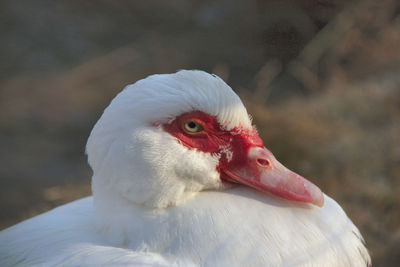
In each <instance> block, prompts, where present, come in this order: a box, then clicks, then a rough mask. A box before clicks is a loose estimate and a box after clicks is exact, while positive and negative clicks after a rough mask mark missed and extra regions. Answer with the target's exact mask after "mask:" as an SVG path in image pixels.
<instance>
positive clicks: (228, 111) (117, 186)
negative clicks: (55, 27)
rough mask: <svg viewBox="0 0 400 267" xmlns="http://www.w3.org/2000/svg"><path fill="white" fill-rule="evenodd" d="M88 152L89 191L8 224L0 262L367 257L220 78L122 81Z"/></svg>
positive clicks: (347, 225) (181, 75)
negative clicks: (277, 153) (264, 137)
mask: <svg viewBox="0 0 400 267" xmlns="http://www.w3.org/2000/svg"><path fill="white" fill-rule="evenodd" d="M271 127H272V126H271ZM87 154H88V158H89V163H90V166H91V167H92V169H93V172H94V174H93V179H92V189H93V197H88V198H84V199H81V200H78V201H75V202H72V203H70V204H67V205H64V206H61V207H59V208H56V209H54V210H52V211H50V212H47V213H45V214H42V215H39V216H36V217H34V218H32V219H29V220H26V221H24V222H22V223H19V224H17V225H15V226H12V227H10V228H8V229H6V230H3V231H2V232H1V233H0V265H1V266H14V265H21V266H32V265H45V266H53V265H58V264H61V265H86V264H88V265H103V266H108V265H123V264H129V265H139V266H148V265H150V266H171V265H178V266H190V265H194V266H366V265H369V264H370V256H369V254H368V252H367V250H366V248H365V247H364V245H363V240H362V237H361V235H360V233H359V231H358V229H357V228H356V227H355V226H354V225H353V223H352V222H351V221H350V219H349V218H348V217H347V216H346V214H345V213H344V212H343V210H342V209H341V208H340V206H339V205H338V204H337V203H336V202H335V201H334V200H332V199H331V198H329V197H328V196H326V195H325V196H324V195H323V194H322V192H321V191H320V190H319V189H318V187H316V186H315V185H313V184H312V183H311V182H309V181H307V180H305V179H304V178H303V177H301V176H299V175H297V174H295V173H293V172H291V171H289V170H288V169H286V168H285V167H284V166H283V165H281V164H280V163H279V162H278V161H277V160H276V159H275V158H274V156H273V155H272V154H271V152H269V151H268V150H267V149H266V148H265V147H264V145H263V143H262V141H261V139H260V138H259V137H258V135H257V132H256V131H255V129H254V128H253V126H252V125H251V120H250V119H249V115H248V114H247V111H246V109H245V107H244V106H243V104H242V102H241V101H240V99H239V97H238V96H237V95H236V94H235V93H234V92H233V91H232V89H231V88H230V87H229V86H228V85H227V84H225V83H224V82H223V81H222V80H221V79H220V78H218V77H217V76H215V75H210V74H207V73H205V72H202V71H179V72H177V73H175V74H162V75H152V76H149V77H147V78H146V79H143V80H140V81H138V82H136V83H135V84H133V85H130V86H127V87H126V88H125V89H124V90H123V91H122V92H121V93H120V94H119V95H118V96H117V97H116V98H115V99H114V100H113V101H112V102H111V104H110V105H109V107H108V108H107V109H106V110H105V111H104V113H103V115H102V116H101V118H100V120H99V121H98V122H97V124H96V125H95V127H94V129H93V131H92V133H91V135H90V137H89V140H88V144H87ZM235 183H239V184H244V185H247V186H243V185H234V184H235ZM256 189H258V190H259V191H257V190H256ZM260 191H262V192H260ZM265 192H267V194H266V193H265ZM276 196H277V197H276ZM324 199H325V203H324Z"/></svg>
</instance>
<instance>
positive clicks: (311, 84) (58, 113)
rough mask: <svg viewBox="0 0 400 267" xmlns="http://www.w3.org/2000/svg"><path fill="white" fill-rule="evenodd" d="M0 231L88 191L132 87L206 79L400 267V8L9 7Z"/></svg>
mask: <svg viewBox="0 0 400 267" xmlns="http://www.w3.org/2000/svg"><path fill="white" fill-rule="evenodd" d="M0 7H1V8H0V22H1V23H0V36H1V40H2V42H0V144H1V148H2V149H1V151H0V160H1V162H2V164H1V165H0V166H1V168H0V229H1V228H5V227H7V226H10V225H12V224H14V223H16V222H18V221H21V220H23V219H26V218H29V217H31V216H33V215H36V214H38V213H41V212H44V211H46V210H48V209H50V208H53V207H55V206H58V205H60V204H63V203H66V202H69V201H71V200H73V199H77V198H80V197H82V196H86V195H89V194H90V175H91V172H90V169H89V167H88V166H87V164H86V157H85V155H84V147H85V142H86V139H87V137H88V135H89V133H90V130H91V128H92V127H93V125H94V123H95V122H96V120H97V119H98V117H99V116H100V114H101V112H102V110H103V109H104V108H105V107H106V106H107V104H108V103H109V101H110V100H111V99H112V98H113V96H114V95H115V94H116V93H117V92H119V91H120V90H121V89H122V88H123V87H124V86H125V85H126V84H129V83H132V82H134V81H136V80H137V79H140V78H144V77H145V76H146V75H148V74H152V73H165V72H174V71H176V70H177V69H194V68H196V69H203V70H206V71H209V72H214V73H217V74H219V75H220V76H221V77H222V78H224V79H225V80H226V81H227V82H228V83H229V84H230V85H232V87H233V88H234V89H235V91H236V92H237V93H238V94H240V95H241V97H242V98H243V100H244V102H245V103H246V105H247V107H248V110H249V112H250V113H251V114H252V115H253V117H254V121H255V123H256V125H257V128H258V130H259V132H260V133H261V135H262V138H263V139H264V141H265V145H266V146H267V147H268V148H270V149H271V150H272V151H273V152H274V154H275V155H276V156H277V158H278V159H279V160H280V161H281V162H282V163H284V164H285V165H287V166H288V167H290V168H291V169H293V170H295V171H297V172H299V173H301V174H303V175H304V176H305V177H309V178H310V179H311V180H312V181H314V182H315V183H316V184H317V185H319V186H320V187H321V188H322V189H323V191H325V192H326V193H327V194H329V195H331V196H332V197H333V198H335V199H336V200H337V201H338V202H339V203H340V204H341V205H342V206H343V208H344V209H345V211H346V212H347V213H348V214H349V216H350V217H351V218H352V220H353V221H354V222H355V224H356V225H357V226H359V228H360V230H361V232H362V234H363V235H364V237H365V239H366V242H367V247H368V248H369V249H370V251H371V254H372V258H373V263H374V265H375V266H398V265H400V249H399V248H400V214H399V210H400V179H399V177H400V50H399V44H400V12H399V10H400V8H399V7H400V6H399V5H398V4H397V3H396V1H386V0H385V1H379V2H378V1H328V0H324V1H316V0H302V1H267V0H265V1H261V0H251V1H237V0H220V1H201V2H197V1H183V0H175V1H161V0H152V1H147V2H146V4H144V2H142V1H105V0H104V1H84V2H80V1H27V0H23V1H12V0H2V1H0Z"/></svg>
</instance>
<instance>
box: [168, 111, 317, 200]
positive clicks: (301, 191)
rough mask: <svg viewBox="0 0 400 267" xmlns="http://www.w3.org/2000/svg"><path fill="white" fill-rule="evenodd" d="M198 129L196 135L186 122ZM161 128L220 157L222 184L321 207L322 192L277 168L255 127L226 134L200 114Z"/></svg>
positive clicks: (183, 143)
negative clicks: (186, 125)
mask: <svg viewBox="0 0 400 267" xmlns="http://www.w3.org/2000/svg"><path fill="white" fill-rule="evenodd" d="M189 121H193V122H196V123H197V124H199V125H200V128H199V129H197V130H196V131H194V132H193V131H189V130H188V129H186V128H185V122H189ZM163 128H164V130H165V131H166V132H168V133H170V134H171V135H172V136H174V137H176V139H177V140H178V141H179V142H180V143H181V144H182V145H184V146H186V147H188V148H190V149H196V150H199V151H202V152H207V153H211V154H218V155H220V158H219V164H218V166H217V171H218V172H219V173H220V177H221V179H222V180H223V181H224V182H235V183H240V184H244V185H247V186H250V187H253V188H255V189H257V190H260V191H262V192H266V193H270V194H273V195H275V196H277V197H280V198H284V199H287V200H292V201H297V202H306V203H312V204H314V205H317V206H319V207H322V205H323V203H324V196H323V193H322V192H321V190H320V189H319V188H318V187H317V186H315V185H314V184H312V183H311V182H310V181H308V180H306V179H305V178H304V177H302V176H300V175H298V174H296V173H294V172H292V171H290V170H288V169H287V168H286V167H284V166H283V165H282V164H280V163H279V162H278V161H277V160H276V159H275V157H274V156H273V154H272V153H271V152H270V151H269V150H268V149H266V148H265V147H264V144H263V142H262V140H261V139H260V137H259V136H258V134H257V131H256V129H255V128H254V127H252V128H250V129H243V128H234V129H232V130H230V131H227V130H225V129H223V128H222V127H221V125H220V124H219V123H218V121H217V119H216V118H215V117H213V116H210V115H208V114H205V113H204V112H201V111H192V112H189V113H185V114H183V115H180V116H178V117H177V118H176V119H175V120H173V121H172V122H170V123H167V124H164V125H163Z"/></svg>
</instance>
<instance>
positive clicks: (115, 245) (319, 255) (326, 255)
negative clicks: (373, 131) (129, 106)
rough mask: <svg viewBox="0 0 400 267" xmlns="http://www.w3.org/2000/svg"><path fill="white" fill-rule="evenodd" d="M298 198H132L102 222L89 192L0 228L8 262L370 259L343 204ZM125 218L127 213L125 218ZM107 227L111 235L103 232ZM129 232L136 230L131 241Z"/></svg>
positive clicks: (242, 194) (235, 194)
mask: <svg viewBox="0 0 400 267" xmlns="http://www.w3.org/2000/svg"><path fill="white" fill-rule="evenodd" d="M325 197H326V201H325V205H324V207H323V208H318V207H314V206H312V205H310V204H300V205H298V204H294V203H292V202H289V201H282V200H279V199H275V198H274V197H271V196H266V195H265V194H262V193H260V192H257V191H255V190H253V189H251V188H245V187H239V186H238V187H235V188H231V189H227V190H226V191H224V192H215V191H204V192H201V193H198V194H197V195H196V196H194V197H193V198H191V199H189V200H187V201H185V202H183V203H181V204H180V205H177V206H173V207H169V208H167V209H166V210H165V209H160V210H148V209H146V208H145V207H141V206H132V205H130V206H129V207H130V209H129V211H128V210H127V209H123V210H122V209H121V211H120V212H122V213H123V214H120V215H118V213H119V211H116V213H115V214H114V216H113V217H110V218H109V219H110V222H111V221H113V225H114V227H113V228H109V229H99V228H98V227H96V222H95V212H94V209H93V199H92V197H88V198H85V199H81V200H78V201H75V202H73V203H70V204H67V205H64V206H61V207H59V208H56V209H54V210H52V211H50V212H47V213H45V214H42V215H39V216H37V217H34V218H32V219H30V220H27V221H24V222H22V223H20V224H17V225H15V226H13V227H11V228H9V229H6V230H4V231H2V232H1V233H0V240H1V241H2V242H1V244H0V252H1V253H0V263H1V265H2V266H14V265H19V266H33V265H46V266H55V265H58V264H62V265H65V266H76V265H97V264H99V265H123V264H130V265H138V266H143V265H145V266H367V264H368V262H369V255H368V252H367V250H366V249H365V247H364V245H363V241H362V237H361V235H360V233H359V231H358V230H357V228H356V227H355V226H354V225H353V223H352V222H351V220H350V219H349V218H348V217H347V216H346V214H345V213H344V212H343V210H342V209H341V208H340V206H339V205H338V204H337V203H336V202H335V201H334V200H332V199H331V198H329V197H327V196H325ZM121 218H124V220H121ZM99 231H103V234H104V235H105V236H106V238H103V237H102V235H100V234H99ZM124 236H130V237H133V238H132V239H130V240H126V239H124Z"/></svg>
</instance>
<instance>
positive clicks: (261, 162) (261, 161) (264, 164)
mask: <svg viewBox="0 0 400 267" xmlns="http://www.w3.org/2000/svg"><path fill="white" fill-rule="evenodd" d="M257 163H258V165H260V166H261V167H264V168H267V167H270V166H271V162H270V161H269V160H268V159H262V158H258V159H257Z"/></svg>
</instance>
